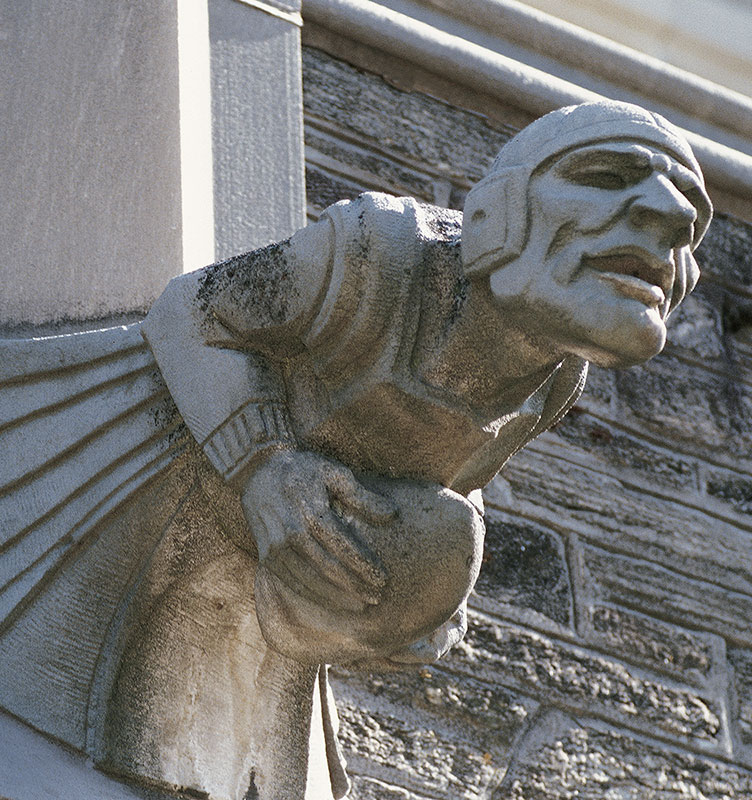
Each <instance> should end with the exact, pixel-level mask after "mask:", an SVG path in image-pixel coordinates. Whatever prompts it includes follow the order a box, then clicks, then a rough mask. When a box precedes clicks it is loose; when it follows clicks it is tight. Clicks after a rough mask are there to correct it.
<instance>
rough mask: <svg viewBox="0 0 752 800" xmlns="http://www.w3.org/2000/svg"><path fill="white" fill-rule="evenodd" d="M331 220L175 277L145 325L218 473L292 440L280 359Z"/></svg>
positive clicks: (299, 317)
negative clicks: (276, 242)
mask: <svg viewBox="0 0 752 800" xmlns="http://www.w3.org/2000/svg"><path fill="white" fill-rule="evenodd" d="M331 237H332V231H331V225H330V223H329V222H327V221H323V222H320V223H315V224H314V225H311V226H309V227H307V228H304V229H302V230H301V231H299V232H298V233H297V234H295V235H294V236H293V237H291V238H290V239H288V240H287V241H285V242H282V243H281V244H276V245H270V246H269V247H267V248H263V249H262V250H256V251H253V252H251V253H246V254H244V255H242V256H237V257H235V258H232V259H229V260H228V261H223V262H220V263H218V264H214V265H212V266H210V267H206V268H205V269H202V270H198V271H196V272H192V273H188V274H186V275H181V276H178V277H177V278H174V279H173V280H172V281H171V282H170V283H169V284H168V286H167V288H166V289H165V291H164V293H163V294H162V295H161V296H160V297H159V298H158V299H157V301H156V302H155V304H154V306H153V307H152V309H151V311H150V312H149V314H148V316H147V317H146V319H145V320H144V322H143V325H142V331H143V335H144V337H145V338H146V340H147V342H148V344H149V346H150V347H151V350H152V352H153V354H154V357H155V359H156V361H157V364H158V366H159V368H160V370H161V372H162V376H163V377H164V380H165V382H166V384H167V387H168V388H169V390H170V393H171V395H172V397H173V399H174V401H175V404H176V405H177V407H178V410H179V411H180V413H181V414H182V416H183V419H184V420H185V422H186V424H187V426H188V428H189V430H190V431H191V433H192V434H193V436H194V437H195V438H196V440H197V441H198V442H199V444H200V445H201V446H202V448H203V449H204V452H205V453H206V455H207V456H208V457H209V459H210V461H211V462H212V464H213V465H214V466H215V467H216V468H217V469H218V471H219V472H220V473H221V474H222V476H223V477H224V478H225V480H228V481H232V480H233V479H234V478H236V477H237V476H239V475H240V474H242V473H243V472H245V470H246V469H247V468H248V467H249V466H250V465H251V464H252V463H253V462H254V461H255V460H257V459H259V458H260V457H261V456H262V454H264V453H265V452H267V451H269V450H270V449H275V448H277V449H278V448H289V447H293V446H294V444H295V441H294V433H293V430H292V426H291V424H290V421H289V419H288V415H287V409H286V404H285V399H284V398H285V391H284V386H283V383H282V378H281V375H280V372H279V363H280V362H281V361H282V360H284V359H285V358H286V357H289V355H291V354H292V353H294V352H297V351H299V349H300V348H301V347H302V346H303V345H302V339H303V337H304V336H305V334H306V331H307V327H308V326H309V325H310V322H311V320H312V319H313V318H314V317H315V316H316V314H317V312H318V310H319V306H320V304H321V299H322V297H323V295H324V294H325V291H326V288H327V281H328V278H329V272H330V260H331V259H330V250H331Z"/></svg>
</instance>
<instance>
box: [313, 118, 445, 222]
mask: <svg viewBox="0 0 752 800" xmlns="http://www.w3.org/2000/svg"><path fill="white" fill-rule="evenodd" d="M321 125H322V123H319V128H320V127H321ZM319 128H316V127H315V126H314V125H313V124H309V125H308V126H307V128H306V161H307V162H308V164H309V168H310V165H318V166H319V167H320V168H327V167H329V168H330V169H331V170H332V171H335V172H338V171H339V172H341V173H342V174H345V175H348V176H349V178H350V179H351V180H358V182H362V184H363V188H364V189H387V190H389V191H392V192H394V193H395V194H400V195H410V196H411V197H416V198H419V199H422V200H425V201H426V202H429V203H437V204H438V205H442V203H440V202H439V200H438V198H437V197H436V192H435V185H434V181H433V180H432V179H431V178H429V177H428V176H426V175H425V174H421V173H420V172H418V171H417V170H416V169H413V168H411V167H410V166H409V165H407V164H404V163H401V162H396V161H395V160H394V159H393V158H389V157H387V156H384V155H381V154H380V153H378V152H374V151H373V150H370V149H367V148H363V147H358V146H357V145H355V144H353V143H351V142H348V141H344V140H343V139H342V138H341V137H340V136H338V135H337V133H338V131H337V130H333V131H323V130H320V129H319ZM308 202H309V203H310V202H312V199H311V198H310V197H309V198H308ZM326 205H329V203H326ZM324 207H325V206H324V205H322V206H321V208H324Z"/></svg>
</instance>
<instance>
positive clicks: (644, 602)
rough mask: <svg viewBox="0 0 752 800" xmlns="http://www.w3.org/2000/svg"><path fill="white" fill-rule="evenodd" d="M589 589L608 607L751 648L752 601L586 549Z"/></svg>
mask: <svg viewBox="0 0 752 800" xmlns="http://www.w3.org/2000/svg"><path fill="white" fill-rule="evenodd" d="M582 551H583V563H584V566H585V569H586V571H587V574H588V576H589V577H590V579H591V580H592V584H591V590H592V591H593V592H594V594H595V595H596V597H598V598H599V599H600V600H603V601H605V602H608V603H614V604H623V605H628V606H630V607H631V608H635V609H638V610H640V611H643V612H645V613H646V614H650V615H652V616H656V617H662V618H665V619H668V620H671V621H673V622H676V623H678V624H680V625H688V626H691V627H693V628H700V629H701V630H706V631H710V632H712V633H718V634H721V635H722V636H724V637H725V638H727V639H729V640H731V641H734V642H739V643H741V644H746V645H752V629H750V625H749V620H750V619H751V618H752V597H750V595H748V594H742V593H740V592H734V591H732V590H731V589H729V588H727V587H724V586H716V585H714V584H712V583H707V582H706V581H701V580H696V579H693V578H688V577H687V576H686V575H682V574H679V573H678V572H673V571H670V570H667V569H665V568H663V567H661V566H659V565H658V564H654V563H651V562H649V561H644V560H641V559H637V558H628V557H625V556H619V555H616V554H614V553H609V552H606V551H605V550H601V549H600V548H596V547H590V546H587V545H586V546H584V547H583V548H582Z"/></svg>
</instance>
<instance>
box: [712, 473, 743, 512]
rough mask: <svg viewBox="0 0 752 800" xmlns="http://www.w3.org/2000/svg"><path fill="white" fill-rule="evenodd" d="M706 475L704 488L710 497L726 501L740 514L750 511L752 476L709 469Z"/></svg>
mask: <svg viewBox="0 0 752 800" xmlns="http://www.w3.org/2000/svg"><path fill="white" fill-rule="evenodd" d="M706 475H707V478H706V484H705V489H706V491H707V493H708V494H709V495H710V496H711V497H713V498H716V499H718V500H723V501H725V502H727V503H728V504H729V505H731V506H732V507H733V508H734V509H735V510H736V511H738V512H739V513H741V514H749V513H750V512H752V477H746V476H744V475H739V474H738V473H737V474H735V473H733V472H731V471H730V470H723V471H722V470H711V469H707V470H706Z"/></svg>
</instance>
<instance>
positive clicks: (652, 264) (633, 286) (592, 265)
mask: <svg viewBox="0 0 752 800" xmlns="http://www.w3.org/2000/svg"><path fill="white" fill-rule="evenodd" d="M582 263H583V266H585V267H587V268H588V269H592V270H594V271H595V272H598V273H599V276H598V277H599V278H601V279H602V280H605V281H608V283H610V284H611V285H612V286H614V288H615V289H616V290H617V291H618V292H619V293H620V294H623V295H625V296H627V297H630V298H632V299H634V300H639V301H640V302H642V303H645V305H648V306H656V307H659V306H663V305H664V304H665V303H666V300H667V298H668V297H669V295H670V292H671V285H672V283H673V277H674V275H673V272H674V267H673V264H671V263H670V262H665V261H661V260H660V259H659V258H657V257H656V256H654V255H652V254H651V253H648V252H647V251H643V250H640V249H620V250H612V251H609V252H606V253H602V254H599V255H596V256H584V257H583V259H582Z"/></svg>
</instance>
